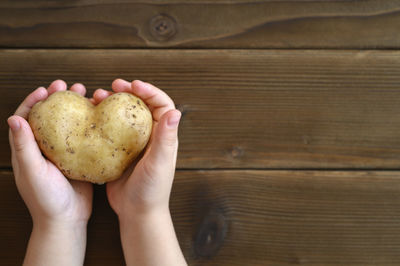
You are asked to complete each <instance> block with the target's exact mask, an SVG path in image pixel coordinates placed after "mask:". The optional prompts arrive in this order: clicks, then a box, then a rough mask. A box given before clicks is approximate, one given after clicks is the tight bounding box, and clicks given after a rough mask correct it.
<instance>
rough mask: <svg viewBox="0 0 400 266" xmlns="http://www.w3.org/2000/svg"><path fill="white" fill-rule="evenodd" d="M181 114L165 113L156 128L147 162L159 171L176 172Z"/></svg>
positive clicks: (172, 111) (176, 112)
mask: <svg viewBox="0 0 400 266" xmlns="http://www.w3.org/2000/svg"><path fill="white" fill-rule="evenodd" d="M180 118H181V112H179V111H178V110H176V109H175V110H171V111H168V112H167V113H165V114H164V115H163V116H162V117H161V120H160V122H159V124H158V125H157V127H156V128H155V131H154V136H153V137H154V138H153V141H152V143H151V147H150V150H149V153H148V157H147V161H148V163H150V164H151V165H152V167H151V169H154V166H156V167H157V168H158V169H162V170H164V169H171V170H172V171H173V170H175V163H176V154H177V149H178V124H179V121H180Z"/></svg>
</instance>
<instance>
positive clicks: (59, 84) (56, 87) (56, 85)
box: [47, 79, 67, 95]
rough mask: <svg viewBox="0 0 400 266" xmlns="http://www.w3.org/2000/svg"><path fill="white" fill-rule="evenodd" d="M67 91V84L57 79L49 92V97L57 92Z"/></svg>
mask: <svg viewBox="0 0 400 266" xmlns="http://www.w3.org/2000/svg"><path fill="white" fill-rule="evenodd" d="M66 89H67V83H65V81H64V80H61V79H57V80H55V81H53V82H52V83H51V84H50V86H49V88H48V89H47V91H48V92H49V95H51V94H53V93H55V92H57V91H65V90H66Z"/></svg>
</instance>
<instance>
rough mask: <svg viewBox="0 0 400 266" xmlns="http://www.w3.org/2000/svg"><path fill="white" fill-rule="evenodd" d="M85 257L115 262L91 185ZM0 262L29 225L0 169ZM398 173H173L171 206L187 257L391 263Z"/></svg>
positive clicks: (17, 256) (15, 252) (110, 221)
mask: <svg viewBox="0 0 400 266" xmlns="http://www.w3.org/2000/svg"><path fill="white" fill-rule="evenodd" d="M95 188H96V189H95V200H94V213H93V216H92V218H91V221H90V224H89V230H88V247H87V254H86V263H85V265H123V263H124V262H123V256H122V251H121V246H120V243H119V232H118V223H117V219H116V217H115V215H114V214H113V212H112V210H111V209H110V207H109V206H108V204H107V200H106V198H105V191H104V187H103V186H96V187H95ZM0 192H1V193H0V209H1V210H2V212H1V214H0V231H1V235H2V237H1V238H0V262H1V264H2V265H19V264H20V263H21V261H22V259H23V255H24V251H25V248H26V243H27V240H28V238H29V232H30V230H31V222H30V217H29V213H28V211H27V209H26V208H25V207H24V204H23V202H22V200H21V199H20V198H19V196H18V193H17V190H16V188H15V186H14V182H13V177H12V174H11V173H10V172H4V171H3V172H1V173H0ZM399 209H400V172H396V171H383V172H382V171H378V172H377V171H347V172H343V171H239V170H235V171H178V172H177V174H176V180H175V183H174V186H173V191H172V198H171V211H172V215H173V220H174V224H175V228H176V232H177V234H178V238H179V241H180V244H181V247H182V249H183V252H184V255H185V257H186V259H187V260H188V262H189V265H238V266H239V265H240V266H241V265H293V264H301V265H398V264H399V263H400V252H399V245H400V214H399V211H398V210H399Z"/></svg>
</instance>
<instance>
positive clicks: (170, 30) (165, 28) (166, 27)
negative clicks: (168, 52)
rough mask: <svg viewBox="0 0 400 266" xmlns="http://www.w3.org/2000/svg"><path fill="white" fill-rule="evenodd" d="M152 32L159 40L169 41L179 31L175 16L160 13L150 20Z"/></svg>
mask: <svg viewBox="0 0 400 266" xmlns="http://www.w3.org/2000/svg"><path fill="white" fill-rule="evenodd" d="M150 33H151V35H152V36H153V37H154V38H155V39H156V40H157V41H167V40H169V39H171V38H172V37H173V36H174V35H175V34H176V33H177V27H176V21H175V19H174V18H172V17H170V16H168V15H166V14H159V15H156V16H154V17H153V18H152V19H151V20H150Z"/></svg>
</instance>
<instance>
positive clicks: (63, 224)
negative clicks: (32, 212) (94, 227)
mask: <svg viewBox="0 0 400 266" xmlns="http://www.w3.org/2000/svg"><path fill="white" fill-rule="evenodd" d="M86 229H87V221H86V220H81V221H60V220H55V219H33V230H39V231H41V232H53V231H54V232H57V231H58V232H86Z"/></svg>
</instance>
